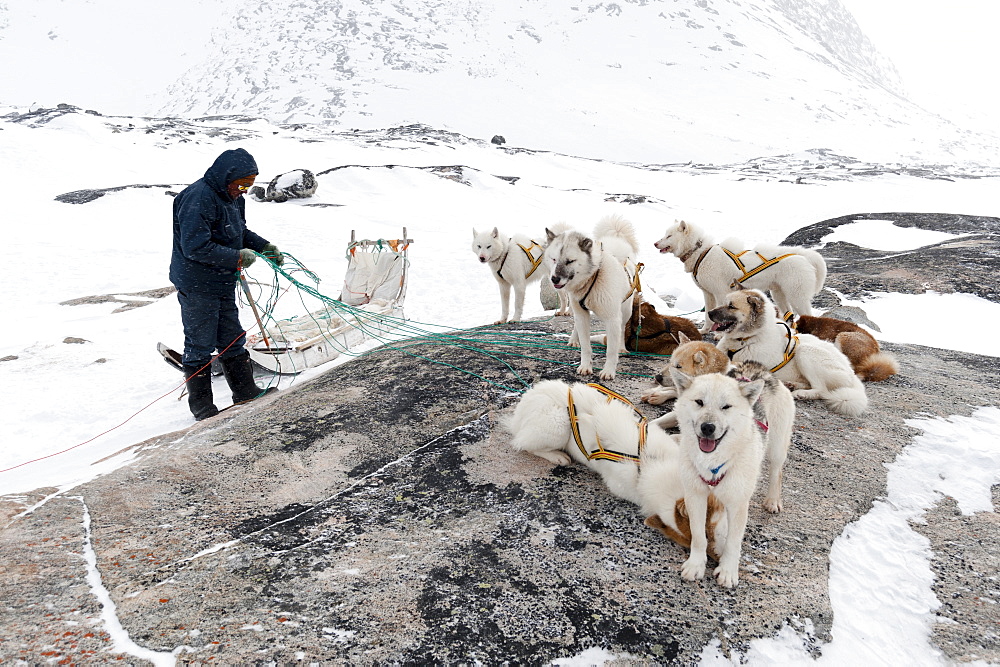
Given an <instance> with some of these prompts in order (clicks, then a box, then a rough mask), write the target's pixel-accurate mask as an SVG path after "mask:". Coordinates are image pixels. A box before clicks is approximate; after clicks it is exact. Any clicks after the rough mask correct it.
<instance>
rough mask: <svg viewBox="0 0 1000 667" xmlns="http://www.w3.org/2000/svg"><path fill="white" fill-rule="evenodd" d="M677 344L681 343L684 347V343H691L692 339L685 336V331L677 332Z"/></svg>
mask: <svg viewBox="0 0 1000 667" xmlns="http://www.w3.org/2000/svg"><path fill="white" fill-rule="evenodd" d="M677 342H678V343H680V344H681V345H683V344H684V343H690V342H691V339H690V338H688V337H687V334H685V333H684V332H683V331H678V332H677Z"/></svg>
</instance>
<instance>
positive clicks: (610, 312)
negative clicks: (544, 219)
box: [545, 215, 639, 380]
mask: <svg viewBox="0 0 1000 667" xmlns="http://www.w3.org/2000/svg"><path fill="white" fill-rule="evenodd" d="M545 234H546V237H547V238H548V243H547V247H546V250H545V258H546V261H547V262H548V264H549V274H550V279H551V280H552V286H553V287H555V288H556V291H557V292H561V291H565V292H567V293H568V294H569V297H570V307H571V308H572V309H573V336H572V337H571V338H570V344H571V345H577V344H578V345H579V346H580V366H579V367H578V368H577V372H578V373H580V375H590V374H591V373H593V372H594V369H593V349H592V347H591V340H590V333H591V323H590V313H591V312H593V313H594V314H595V315H597V317H598V318H600V319H601V320H602V321H603V322H604V327H605V330H606V331H607V336H608V343H607V359H606V360H605V364H604V367H603V368H602V369H601V373H600V377H601V379H602V380H612V379H614V377H615V372H616V370H617V367H618V355H619V354H620V353H622V352H624V351H625V343H624V338H625V322H626V320H628V318H629V316H630V315H631V313H632V301H631V299H630V298H629V297H630V296H632V294H633V293H634V292H635V291H637V288H638V270H637V268H636V264H635V259H634V258H635V255H636V254H637V253H638V252H639V243H638V241H636V238H635V230H634V228H633V227H632V223H630V222H628V221H627V220H625V219H624V218H622V217H621V216H618V215H612V216H608V217H606V218H603V219H602V220H601V221H600V222H598V223H597V225H596V227H595V228H594V237H593V238H591V237H588V236H585V235H583V234H581V233H580V232H576V231H566V232H563V233H561V234H557V233H555V232H554V231H552V230H551V229H546V230H545Z"/></svg>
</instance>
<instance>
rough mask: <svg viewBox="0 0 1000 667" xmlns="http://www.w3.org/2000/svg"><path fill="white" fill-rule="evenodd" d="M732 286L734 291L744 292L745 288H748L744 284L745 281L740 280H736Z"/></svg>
mask: <svg viewBox="0 0 1000 667" xmlns="http://www.w3.org/2000/svg"><path fill="white" fill-rule="evenodd" d="M731 287H732V288H733V291H734V292H742V291H743V290H745V289H746V287H744V286H743V283H741V282H740V281H738V280H734V281H733V284H732V285H731Z"/></svg>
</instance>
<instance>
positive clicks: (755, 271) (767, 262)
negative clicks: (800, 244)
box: [722, 248, 795, 283]
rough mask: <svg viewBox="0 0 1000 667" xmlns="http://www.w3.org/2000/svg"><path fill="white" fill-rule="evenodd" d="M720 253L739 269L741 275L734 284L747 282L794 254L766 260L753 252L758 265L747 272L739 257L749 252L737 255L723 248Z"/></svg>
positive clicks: (745, 251)
mask: <svg viewBox="0 0 1000 667" xmlns="http://www.w3.org/2000/svg"><path fill="white" fill-rule="evenodd" d="M722 251H723V252H724V253H726V254H727V255H729V259H731V260H733V264H735V265H736V268H737V269H739V270H740V271H741V272H742V273H743V275H742V276H740V277H739V278H737V279H736V280H735V281H734V282H741V283H742V282H744V281H746V280H749V279H750V278H753V277H754V276H755V275H757V274H758V273H760V272H761V271H763V270H764V269H767V268H769V267H772V266H774V265H775V264H777V263H778V262H780V261H781V260H783V259H785V258H786V257H792V256H793V255H794V254H795V253H794V252H790V253H787V254H784V255H781V256H780V257H772V258H771V259H768V258H767V257H764V255H762V254H760V253H759V252H755V253H754V254H755V255H757V259H759V260H760V264H759V265H758V266H756V267H754V268H752V269H750V270H749V271H747V267H746V265H744V264H743V261H742V260H740V257H742V256H743V255H745V254H747V253H748V252H750V251H749V250H744V251H743V252H739V253H733V252H731V251H729V250H726V249H725V248H723V249H722Z"/></svg>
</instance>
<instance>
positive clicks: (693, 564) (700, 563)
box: [681, 556, 705, 581]
mask: <svg viewBox="0 0 1000 667" xmlns="http://www.w3.org/2000/svg"><path fill="white" fill-rule="evenodd" d="M681 576H682V577H683V578H685V579H687V580H688V581H696V580H698V579H704V578H705V559H704V558H695V557H693V556H692V557H691V558H688V559H687V560H686V561H684V564H683V565H682V566H681Z"/></svg>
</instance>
